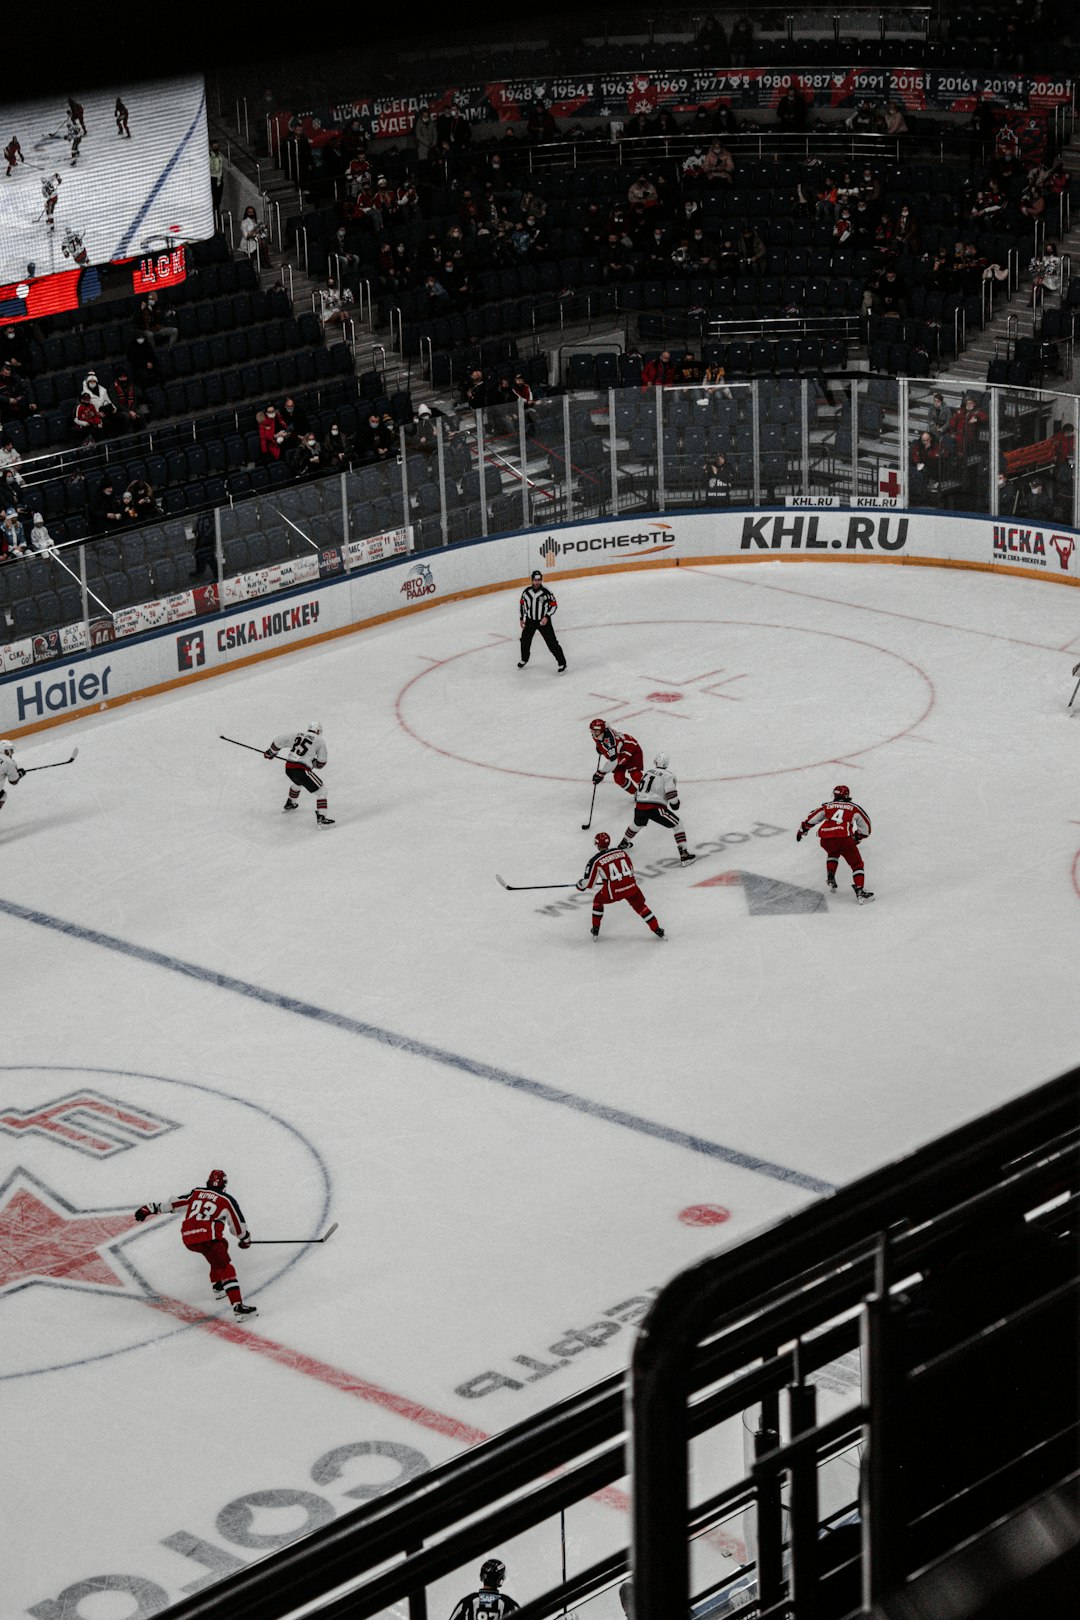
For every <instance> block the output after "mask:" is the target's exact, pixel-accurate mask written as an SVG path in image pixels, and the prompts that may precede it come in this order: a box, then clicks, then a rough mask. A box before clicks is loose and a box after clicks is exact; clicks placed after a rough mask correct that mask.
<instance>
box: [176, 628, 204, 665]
mask: <svg viewBox="0 0 1080 1620" xmlns="http://www.w3.org/2000/svg"><path fill="white" fill-rule="evenodd" d="M176 663H177V667H178V668H179V669H198V667H199V665H200V664H205V663H206V643H205V641H204V640H203V633H202V631H201V630H191V631H189V632H188V633H187V634H186V635H183V636H177V638H176Z"/></svg>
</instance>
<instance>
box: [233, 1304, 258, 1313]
mask: <svg viewBox="0 0 1080 1620" xmlns="http://www.w3.org/2000/svg"><path fill="white" fill-rule="evenodd" d="M232 1312H233V1315H234V1316H258V1314H259V1312H258V1310H257V1308H256V1307H255V1306H254V1305H244V1304H240V1305H234V1306H233V1308H232Z"/></svg>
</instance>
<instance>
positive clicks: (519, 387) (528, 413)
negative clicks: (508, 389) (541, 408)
mask: <svg viewBox="0 0 1080 1620" xmlns="http://www.w3.org/2000/svg"><path fill="white" fill-rule="evenodd" d="M513 389H514V393H515V395H516V397H517V398H518V399H523V400H524V401H525V420H526V422H528V423H529V425H530V426H532V425H533V424H534V423H535V421H536V416H535V413H534V412H533V410H532V406H533V404H534V395H533V391H532V389H531V387H530V386H529V384H528V383H527V382H526V380H525V373H524V372H523V371H516V372H515V373H514V382H513Z"/></svg>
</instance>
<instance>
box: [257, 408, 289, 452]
mask: <svg viewBox="0 0 1080 1620" xmlns="http://www.w3.org/2000/svg"><path fill="white" fill-rule="evenodd" d="M255 422H256V426H257V427H258V430H259V455H260V456H261V457H262V459H263V461H280V460H281V451H282V446H283V444H284V443H285V439H286V437H287V433H286V430H285V428H284V426H283V425H282V423H281V422H279V421H278V414H277V410H276V408H275V407H274V406H273V405H268V406H267V407H266V409H265V411H256V413H255Z"/></svg>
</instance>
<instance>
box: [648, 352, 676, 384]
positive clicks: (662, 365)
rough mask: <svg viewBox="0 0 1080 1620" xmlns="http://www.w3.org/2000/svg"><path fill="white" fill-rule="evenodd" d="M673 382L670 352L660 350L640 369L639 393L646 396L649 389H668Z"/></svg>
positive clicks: (673, 372) (673, 368)
mask: <svg viewBox="0 0 1080 1620" xmlns="http://www.w3.org/2000/svg"><path fill="white" fill-rule="evenodd" d="M674 381H675V367H674V365H673V364H672V361H671V350H670V349H662V350H661V352H660V353H659V354H657V355H654V356H653V358H652V359H651V360H647V361H646V362H645V364H644V365H643V366H642V368H641V392H642V393H643V394H647V393H648V391H649V389H650V388H670V387H671V385H672V384H673V383H674Z"/></svg>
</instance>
